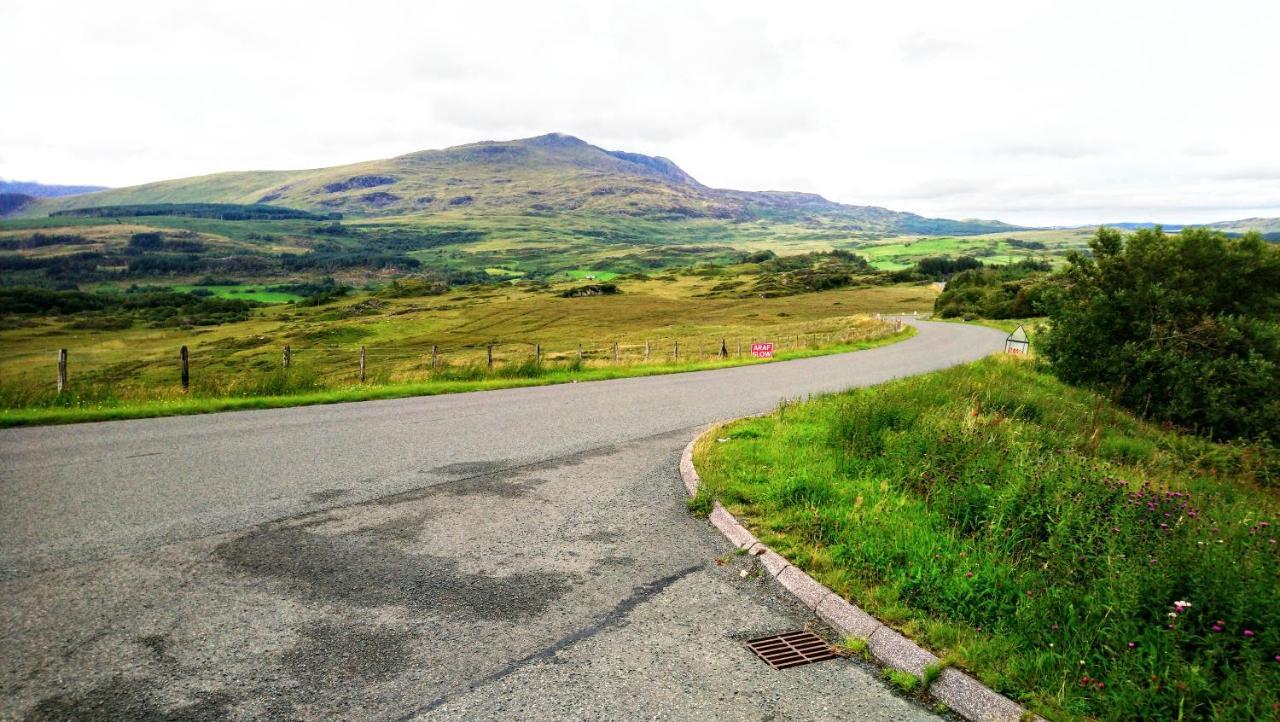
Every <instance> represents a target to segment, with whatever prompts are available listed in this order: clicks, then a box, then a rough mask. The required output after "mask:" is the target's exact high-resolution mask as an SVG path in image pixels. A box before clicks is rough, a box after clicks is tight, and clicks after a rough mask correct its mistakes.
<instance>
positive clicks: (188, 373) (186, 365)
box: [179, 346, 191, 391]
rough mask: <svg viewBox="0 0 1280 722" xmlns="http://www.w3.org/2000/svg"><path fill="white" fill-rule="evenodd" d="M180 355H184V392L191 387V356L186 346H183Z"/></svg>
mask: <svg viewBox="0 0 1280 722" xmlns="http://www.w3.org/2000/svg"><path fill="white" fill-rule="evenodd" d="M179 353H180V354H181V355H182V390H183V391H186V390H187V389H188V388H190V386H191V367H190V364H189V359H190V355H189V354H188V353H187V347H186V346H183V347H182V349H181V350H180V351H179Z"/></svg>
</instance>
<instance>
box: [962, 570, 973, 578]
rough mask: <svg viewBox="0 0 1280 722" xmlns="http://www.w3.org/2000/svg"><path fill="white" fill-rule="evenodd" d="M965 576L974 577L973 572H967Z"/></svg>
mask: <svg viewBox="0 0 1280 722" xmlns="http://www.w3.org/2000/svg"><path fill="white" fill-rule="evenodd" d="M964 576H965V578H966V579H973V572H965V573H964Z"/></svg>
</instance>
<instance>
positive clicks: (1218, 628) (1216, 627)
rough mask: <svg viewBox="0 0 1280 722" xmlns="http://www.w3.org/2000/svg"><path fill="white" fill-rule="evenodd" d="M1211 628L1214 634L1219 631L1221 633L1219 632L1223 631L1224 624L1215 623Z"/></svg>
mask: <svg viewBox="0 0 1280 722" xmlns="http://www.w3.org/2000/svg"><path fill="white" fill-rule="evenodd" d="M1209 629H1212V630H1213V632H1214V634H1217V633H1219V632H1221V631H1222V625H1220V624H1215V625H1213V626H1212V627H1209Z"/></svg>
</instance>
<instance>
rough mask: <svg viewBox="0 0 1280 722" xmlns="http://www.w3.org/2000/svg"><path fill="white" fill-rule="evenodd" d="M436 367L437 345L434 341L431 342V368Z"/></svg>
mask: <svg viewBox="0 0 1280 722" xmlns="http://www.w3.org/2000/svg"><path fill="white" fill-rule="evenodd" d="M435 367H436V345H435V344H434V343H433V344H431V368H432V369H435Z"/></svg>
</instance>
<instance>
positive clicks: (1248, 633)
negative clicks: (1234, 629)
mask: <svg viewBox="0 0 1280 722" xmlns="http://www.w3.org/2000/svg"><path fill="white" fill-rule="evenodd" d="M1244 636H1246V637H1252V636H1253V630H1252V629H1246V630H1244Z"/></svg>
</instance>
